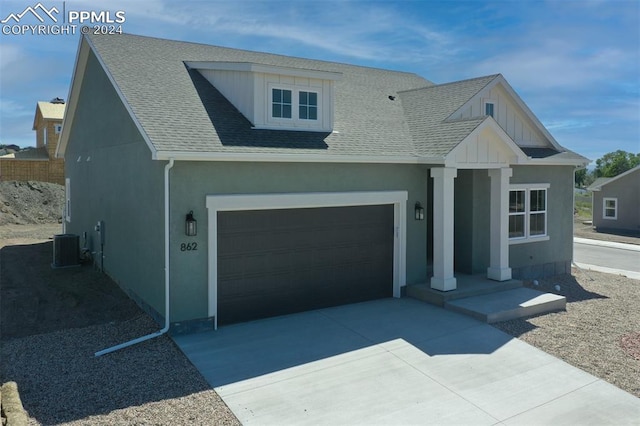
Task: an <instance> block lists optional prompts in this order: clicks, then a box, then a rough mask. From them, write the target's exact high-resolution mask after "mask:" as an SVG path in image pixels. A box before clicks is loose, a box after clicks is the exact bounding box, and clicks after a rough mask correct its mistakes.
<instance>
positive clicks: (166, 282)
mask: <svg viewBox="0 0 640 426" xmlns="http://www.w3.org/2000/svg"><path fill="white" fill-rule="evenodd" d="M173 162H174V160H173V158H170V159H169V162H168V163H167V165H166V166H164V327H163V328H162V329H161V330H158V331H156V332H155V333H151V334H147V335H146V336H142V337H138V338H137V339H133V340H130V341H128V342H125V343H121V344H119V345H116V346H112V347H110V348H107V349H103V350H101V351H98V352H96V353H95V356H96V357H99V356H102V355H106V354H108V353H111V352H115V351H117V350H120V349H124V348H126V347H129V346H133V345H135V344H137V343H141V342H144V341H146V340H149V339H153V338H155V337H159V336H162V335H163V334H165V333H166V332H167V331H169V326H170V324H171V323H170V321H169V171H170V170H171V168H172V167H173Z"/></svg>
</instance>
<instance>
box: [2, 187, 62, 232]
mask: <svg viewBox="0 0 640 426" xmlns="http://www.w3.org/2000/svg"><path fill="white" fill-rule="evenodd" d="M63 207H64V186H62V185H58V184H55V183H49V182H35V181H27V182H20V181H9V182H0V225H7V224H18V225H25V224H39V223H61V222H62V209H63Z"/></svg>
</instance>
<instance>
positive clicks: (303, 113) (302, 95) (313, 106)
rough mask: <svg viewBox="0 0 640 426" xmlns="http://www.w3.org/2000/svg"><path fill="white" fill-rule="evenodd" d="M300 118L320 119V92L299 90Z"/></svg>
mask: <svg viewBox="0 0 640 426" xmlns="http://www.w3.org/2000/svg"><path fill="white" fill-rule="evenodd" d="M298 94H299V101H298V111H299V112H298V118H300V119H301V120H317V119H318V94H317V93H315V92H303V91H302V90H301V91H300V92H298Z"/></svg>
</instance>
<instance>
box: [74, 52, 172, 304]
mask: <svg viewBox="0 0 640 426" xmlns="http://www.w3.org/2000/svg"><path fill="white" fill-rule="evenodd" d="M163 167H164V162H158V161H153V160H151V153H150V151H149V148H148V147H147V145H146V144H145V142H144V140H143V139H142V137H141V135H140V133H139V131H138V129H137V128H136V126H135V125H134V123H133V122H132V120H131V118H130V116H129V114H128V112H127V111H126V109H125V108H124V106H123V104H122V102H121V101H120V99H119V97H118V96H117V94H116V92H115V90H114V89H113V87H112V86H111V83H110V82H109V79H108V78H107V76H106V75H105V73H104V71H103V70H102V68H101V67H100V65H99V63H98V61H97V59H96V58H95V56H94V55H93V54H91V56H90V58H89V60H88V64H87V70H86V74H85V76H84V79H83V83H82V91H81V95H80V98H79V100H78V104H77V111H76V117H75V120H74V121H73V127H72V128H71V133H70V143H69V147H68V149H67V151H66V153H65V172H66V176H67V178H70V180H71V182H70V192H71V197H72V200H71V202H72V204H71V209H70V210H71V221H70V222H69V223H67V225H66V230H67V232H69V233H73V234H77V235H80V236H81V239H80V241H81V245H82V235H83V233H85V232H86V233H87V246H88V247H89V248H90V249H91V250H92V251H93V252H95V253H96V254H95V255H94V256H95V257H97V259H96V263H97V264H98V265H100V254H99V252H100V242H99V240H98V234H97V232H95V231H94V227H95V225H96V223H97V222H98V221H99V220H102V221H104V236H105V244H104V271H105V273H107V274H108V275H109V276H111V277H112V278H113V279H114V280H115V281H116V282H117V283H118V284H119V285H120V286H121V287H122V288H123V289H124V290H125V291H127V292H129V293H130V294H131V295H132V296H133V297H134V298H135V299H137V300H138V301H140V299H144V301H145V302H146V303H148V304H149V305H151V306H152V307H153V309H154V310H156V311H158V312H164V309H163V308H162V307H163V306H164V294H163V291H162V290H163V286H164V235H163V229H164V228H163V223H164V207H163V199H164V195H163V194H164V192H163Z"/></svg>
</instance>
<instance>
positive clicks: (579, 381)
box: [174, 298, 640, 425]
mask: <svg viewBox="0 0 640 426" xmlns="http://www.w3.org/2000/svg"><path fill="white" fill-rule="evenodd" d="M174 340H175V341H176V343H177V344H178V346H180V348H181V349H182V350H183V351H184V353H185V354H186V355H187V356H188V357H189V359H191V361H192V362H193V364H194V365H195V366H196V367H197V368H198V369H199V370H200V372H201V373H202V374H203V375H204V377H205V378H206V379H207V380H208V381H209V383H210V384H211V385H212V386H213V387H214V388H215V389H216V391H217V392H218V393H219V394H220V396H221V397H222V398H223V400H224V401H225V402H226V403H227V405H228V406H229V407H230V408H231V410H232V411H233V412H234V414H235V415H236V416H237V417H238V419H240V421H241V422H242V423H243V424H245V425H251V424H259V425H269V424H273V425H276V424H277V425H294V424H295V425H300V424H327V425H346V424H348V425H353V424H368V425H371V424H438V425H441V424H458V425H459V424H472V425H493V424H505V425H511V424H513V425H525V424H536V425H540V424H554V425H562V424H576V425H577V424H579V425H587V424H598V425H603V424H615V425H622V424H639V423H638V422H639V421H640V399H638V398H636V397H634V396H633V395H631V394H628V393H626V392H624V391H622V390H620V389H618V388H616V387H615V386H613V385H610V384H608V383H606V382H604V381H602V380H600V379H598V378H596V377H594V376H592V375H590V374H587V373H585V372H583V371H582V370H579V369H577V368H574V367H572V366H570V365H568V364H566V363H565V362H563V361H561V360H559V359H557V358H555V357H553V356H551V355H548V354H546V353H545V352H542V351H540V350H538V349H536V348H534V347H532V346H529V345H528V344H526V343H524V342H522V341H520V340H517V339H513V338H512V337H510V336H508V335H506V334H504V333H503V332H501V331H499V330H497V329H495V328H493V327H491V326H489V325H487V324H484V323H480V322H478V321H476V320H474V319H472V318H469V317H466V316H463V315H461V314H457V313H454V312H450V311H446V310H444V309H441V308H438V307H435V306H432V305H428V304H425V303H423V302H419V301H416V300H413V299H407V298H403V299H384V300H378V301H373V302H367V303H360V304H355V305H347V306H340V307H336V308H330V309H322V310H318V311H312V312H305V313H301V314H295V315H288V316H283V317H276V318H271V319H266V320H260V321H254V322H249V323H243V324H236V325H232V326H226V327H222V328H220V329H218V331H215V332H207V333H200V334H192V335H186V336H179V337H175V338H174Z"/></svg>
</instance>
